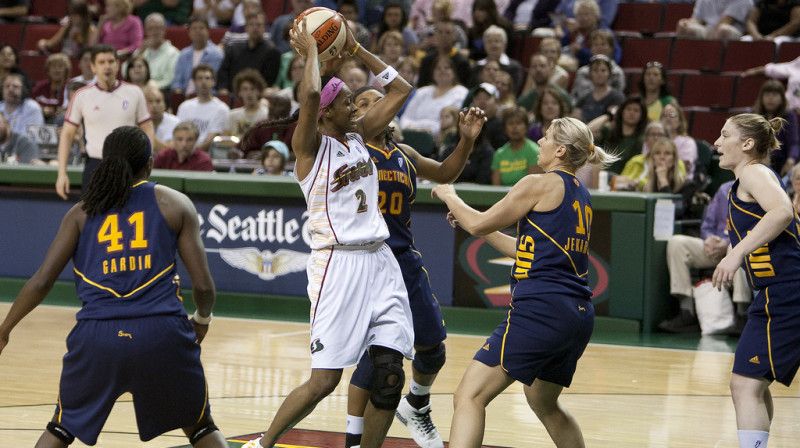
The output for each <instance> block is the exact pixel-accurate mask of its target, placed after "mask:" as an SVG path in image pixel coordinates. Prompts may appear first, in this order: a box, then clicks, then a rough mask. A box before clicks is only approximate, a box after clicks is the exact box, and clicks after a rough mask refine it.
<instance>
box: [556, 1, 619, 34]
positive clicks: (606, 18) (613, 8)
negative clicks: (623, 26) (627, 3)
mask: <svg viewBox="0 0 800 448" xmlns="http://www.w3.org/2000/svg"><path fill="white" fill-rule="evenodd" d="M540 1H541V0H540ZM580 1H581V0H561V1H559V2H558V6H556V8H555V11H554V12H555V16H556V17H560V18H561V19H560V20H565V21H566V26H567V27H571V26H576V24H575V22H579V21H580V19H579V18H578V13H577V9H576V6H577V5H578V2H580ZM592 2H593V3H596V4H597V6H598V9H599V11H600V14H599V17H600V20H599V22H598V24H599V26H601V27H603V28H611V25H612V24H613V23H614V19H616V18H617V0H592ZM571 22H572V23H571ZM553 25H558V24H557V23H553Z"/></svg>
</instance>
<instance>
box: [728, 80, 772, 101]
mask: <svg viewBox="0 0 800 448" xmlns="http://www.w3.org/2000/svg"><path fill="white" fill-rule="evenodd" d="M766 80H767V77H766V76H748V77H746V78H743V77H739V78H738V79H737V80H736V94H735V95H734V96H733V105H732V107H734V108H742V107H752V106H753V104H755V102H756V97H758V92H759V90H761V86H762V85H763V84H764V82H765V81H766Z"/></svg>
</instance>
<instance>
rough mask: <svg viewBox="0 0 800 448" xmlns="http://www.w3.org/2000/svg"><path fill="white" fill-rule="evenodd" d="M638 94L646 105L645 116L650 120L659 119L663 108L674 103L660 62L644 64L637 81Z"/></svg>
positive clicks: (664, 70)
mask: <svg viewBox="0 0 800 448" xmlns="http://www.w3.org/2000/svg"><path fill="white" fill-rule="evenodd" d="M639 93H640V94H641V95H642V99H643V100H644V104H646V105H647V116H648V118H650V119H651V120H658V119H659V118H661V111H662V110H663V109H664V106H665V105H667V104H669V103H671V102H673V101H675V98H674V97H673V96H672V95H671V93H672V86H670V84H669V81H668V80H667V70H666V69H664V66H663V65H662V64H661V63H660V62H658V61H653V62H648V63H647V64H645V66H644V70H643V71H642V77H641V78H640V79H639Z"/></svg>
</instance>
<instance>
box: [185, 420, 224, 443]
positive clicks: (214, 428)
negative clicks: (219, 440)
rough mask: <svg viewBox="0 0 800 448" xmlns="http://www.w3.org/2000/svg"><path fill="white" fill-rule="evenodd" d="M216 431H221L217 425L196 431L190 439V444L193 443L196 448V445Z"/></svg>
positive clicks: (210, 424)
mask: <svg viewBox="0 0 800 448" xmlns="http://www.w3.org/2000/svg"><path fill="white" fill-rule="evenodd" d="M214 431H219V428H217V425H215V424H213V423H209V424H207V425H206V426H203V427H202V428H200V429H198V430H197V431H195V432H194V434H192V436H191V437H189V443H191V444H192V446H194V444H195V443H197V442H199V441H200V439H202V438H203V437H205V436H207V435H209V434H211V433H212V432H214Z"/></svg>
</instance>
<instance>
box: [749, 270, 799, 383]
mask: <svg viewBox="0 0 800 448" xmlns="http://www.w3.org/2000/svg"><path fill="white" fill-rule="evenodd" d="M799 366H800V281H790V282H781V283H776V284H774V285H771V286H769V287H767V288H764V289H762V290H761V291H759V292H758V294H756V296H755V298H754V299H753V303H752V304H751V305H750V308H749V309H748V313H747V324H746V325H745V327H744V330H743V331H742V335H741V337H740V338H739V346H738V347H737V348H736V357H735V358H734V361H733V373H738V374H739V375H744V376H749V377H754V378H765V379H767V380H769V381H777V382H779V383H781V384H784V385H786V386H789V385H790V384H792V379H793V378H794V375H795V374H796V373H797V368H798V367H799Z"/></svg>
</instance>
